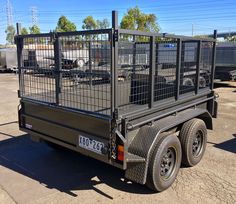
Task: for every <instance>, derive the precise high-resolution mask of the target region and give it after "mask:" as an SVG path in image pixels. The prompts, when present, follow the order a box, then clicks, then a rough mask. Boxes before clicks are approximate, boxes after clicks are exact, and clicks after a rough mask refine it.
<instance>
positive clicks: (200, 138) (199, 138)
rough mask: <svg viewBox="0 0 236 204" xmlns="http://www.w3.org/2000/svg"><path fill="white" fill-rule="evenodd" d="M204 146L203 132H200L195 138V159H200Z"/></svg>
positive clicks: (193, 149)
mask: <svg viewBox="0 0 236 204" xmlns="http://www.w3.org/2000/svg"><path fill="white" fill-rule="evenodd" d="M202 145H203V132H202V131H201V130H198V131H197V132H196V135H195V137H194V138H193V144H192V154H193V156H194V157H198V156H199V155H200V154H201V152H202V147H203V146H202Z"/></svg>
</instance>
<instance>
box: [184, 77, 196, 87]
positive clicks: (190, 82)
mask: <svg viewBox="0 0 236 204" xmlns="http://www.w3.org/2000/svg"><path fill="white" fill-rule="evenodd" d="M183 85H184V86H194V83H193V80H192V79H190V78H184V79H183Z"/></svg>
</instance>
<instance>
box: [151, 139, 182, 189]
mask: <svg viewBox="0 0 236 204" xmlns="http://www.w3.org/2000/svg"><path fill="white" fill-rule="evenodd" d="M181 157H182V151H181V144H180V141H179V139H178V138H177V137H176V136H175V135H165V136H163V137H162V138H161V139H160V140H159V142H158V143H157V145H156V147H155V149H154V152H153V155H152V158H151V160H150V163H149V168H148V169H149V170H148V171H149V172H148V178H147V183H146V185H147V186H148V187H149V188H150V189H152V190H154V191H157V192H160V191H163V190H165V189H167V188H169V187H170V186H171V185H172V183H173V182H174V181H175V178H176V176H177V174H178V172H179V168H180V164H181Z"/></svg>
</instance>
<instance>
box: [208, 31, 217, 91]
mask: <svg viewBox="0 0 236 204" xmlns="http://www.w3.org/2000/svg"><path fill="white" fill-rule="evenodd" d="M214 39H215V41H214V42H213V47H212V60H211V62H212V65H211V86H210V88H211V90H213V89H214V77H215V65H216V39H217V30H214Z"/></svg>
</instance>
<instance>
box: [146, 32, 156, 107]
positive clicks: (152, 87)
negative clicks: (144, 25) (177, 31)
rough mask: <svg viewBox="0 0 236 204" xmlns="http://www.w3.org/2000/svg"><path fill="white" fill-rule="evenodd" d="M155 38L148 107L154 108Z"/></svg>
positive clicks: (151, 46) (152, 38)
mask: <svg viewBox="0 0 236 204" xmlns="http://www.w3.org/2000/svg"><path fill="white" fill-rule="evenodd" d="M155 56H156V50H155V36H151V37H150V61H149V63H150V69H149V102H148V107H149V108H152V107H153V103H154V84H155V83H154V80H155V78H154V75H155V67H156V66H155V65H156V57H155Z"/></svg>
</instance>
